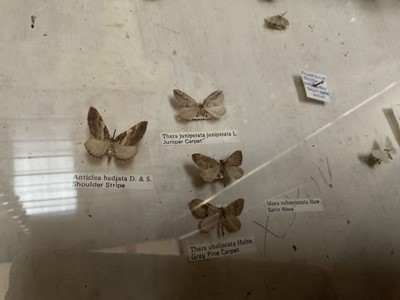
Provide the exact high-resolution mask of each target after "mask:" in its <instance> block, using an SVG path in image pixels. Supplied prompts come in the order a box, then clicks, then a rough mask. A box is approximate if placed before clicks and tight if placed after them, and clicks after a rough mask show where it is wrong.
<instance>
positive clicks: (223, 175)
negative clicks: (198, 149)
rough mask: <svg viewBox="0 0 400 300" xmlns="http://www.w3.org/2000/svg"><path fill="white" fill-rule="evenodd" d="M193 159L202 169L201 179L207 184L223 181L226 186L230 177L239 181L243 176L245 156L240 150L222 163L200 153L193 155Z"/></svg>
mask: <svg viewBox="0 0 400 300" xmlns="http://www.w3.org/2000/svg"><path fill="white" fill-rule="evenodd" d="M192 159H193V162H194V163H195V164H196V165H197V166H198V167H200V168H201V169H202V170H201V173H200V177H201V178H202V179H203V180H204V181H205V182H212V181H214V180H215V179H223V180H224V185H225V186H226V185H227V184H228V182H229V180H230V177H233V178H235V179H238V178H240V177H242V176H243V169H242V168H241V167H240V165H241V164H242V160H243V156H242V151H240V150H238V151H235V152H233V153H232V154H231V155H229V157H228V158H227V159H221V160H220V161H218V160H216V159H214V158H211V157H209V156H207V155H204V154H200V153H195V154H192Z"/></svg>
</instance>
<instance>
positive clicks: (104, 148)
mask: <svg viewBox="0 0 400 300" xmlns="http://www.w3.org/2000/svg"><path fill="white" fill-rule="evenodd" d="M88 125H89V130H90V135H91V137H90V138H89V139H88V140H87V141H86V142H85V148H86V150H87V151H88V153H89V154H90V155H92V156H93V157H95V158H102V157H103V156H104V155H106V156H107V157H108V161H110V160H111V157H113V156H115V158H117V159H119V160H124V161H126V160H129V159H131V158H133V157H134V156H135V155H136V153H137V151H138V150H137V147H136V144H137V143H138V142H139V141H140V140H141V138H142V137H143V136H144V134H145V132H146V129H147V121H142V122H140V123H138V124H136V125H134V126H132V127H131V128H129V129H128V130H127V131H124V132H122V133H121V134H119V135H118V136H117V137H115V132H116V130H114V134H113V136H112V137H111V136H110V133H109V131H108V128H107V126H106V125H105V123H104V121H103V119H102V117H101V116H100V113H99V112H98V111H97V109H96V108H94V107H93V106H91V107H90V109H89V112H88Z"/></svg>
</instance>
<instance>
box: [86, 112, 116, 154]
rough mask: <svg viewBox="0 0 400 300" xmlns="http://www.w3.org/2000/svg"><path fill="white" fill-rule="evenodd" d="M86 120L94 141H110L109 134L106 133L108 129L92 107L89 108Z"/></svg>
mask: <svg viewBox="0 0 400 300" xmlns="http://www.w3.org/2000/svg"><path fill="white" fill-rule="evenodd" d="M87 120H88V125H89V131H90V134H91V135H92V136H93V137H94V138H95V139H97V140H101V141H108V140H109V139H110V133H109V132H108V128H107V126H106V124H105V123H104V121H103V118H102V117H101V115H100V113H99V112H98V111H97V109H95V108H94V107H93V106H91V107H90V108H89V112H88V116H87ZM88 151H89V150H88Z"/></svg>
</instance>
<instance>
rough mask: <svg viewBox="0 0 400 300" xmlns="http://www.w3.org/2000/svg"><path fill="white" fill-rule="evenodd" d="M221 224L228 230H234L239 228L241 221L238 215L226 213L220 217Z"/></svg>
mask: <svg viewBox="0 0 400 300" xmlns="http://www.w3.org/2000/svg"><path fill="white" fill-rule="evenodd" d="M222 226H224V227H225V228H226V230H227V231H228V232H236V231H239V230H240V227H241V226H242V223H240V220H239V218H238V217H236V216H233V215H226V216H225V217H223V218H222Z"/></svg>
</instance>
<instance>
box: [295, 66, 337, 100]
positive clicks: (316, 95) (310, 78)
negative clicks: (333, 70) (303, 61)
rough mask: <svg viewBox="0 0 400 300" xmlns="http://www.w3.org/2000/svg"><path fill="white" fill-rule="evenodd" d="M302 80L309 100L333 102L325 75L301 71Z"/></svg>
mask: <svg viewBox="0 0 400 300" xmlns="http://www.w3.org/2000/svg"><path fill="white" fill-rule="evenodd" d="M301 78H302V79H303V84H304V88H305V90H306V95H307V97H308V98H311V99H315V100H319V101H323V102H330V101H331V99H330V98H329V91H328V86H327V84H326V76H325V75H322V74H317V73H312V72H307V71H301Z"/></svg>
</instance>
